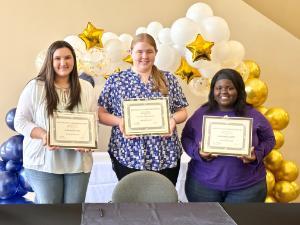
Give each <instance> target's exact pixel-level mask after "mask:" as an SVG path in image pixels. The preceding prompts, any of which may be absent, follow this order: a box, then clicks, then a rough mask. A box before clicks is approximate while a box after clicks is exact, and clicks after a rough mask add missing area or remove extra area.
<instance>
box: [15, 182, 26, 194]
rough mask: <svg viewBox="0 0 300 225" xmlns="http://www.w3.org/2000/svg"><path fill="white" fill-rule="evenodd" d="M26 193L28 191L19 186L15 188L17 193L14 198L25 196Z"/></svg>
mask: <svg viewBox="0 0 300 225" xmlns="http://www.w3.org/2000/svg"><path fill="white" fill-rule="evenodd" d="M27 192H28V191H27V190H26V189H25V188H23V187H22V186H21V185H20V184H19V186H18V188H17V192H16V194H15V197H22V196H24V195H26V194H27Z"/></svg>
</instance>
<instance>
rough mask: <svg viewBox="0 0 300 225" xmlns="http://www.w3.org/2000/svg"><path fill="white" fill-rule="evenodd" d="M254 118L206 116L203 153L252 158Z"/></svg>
mask: <svg viewBox="0 0 300 225" xmlns="http://www.w3.org/2000/svg"><path fill="white" fill-rule="evenodd" d="M252 124H253V119H252V118H245V117H219V116H204V117H203V125H202V134H203V137H202V148H201V151H202V152H206V153H212V154H214V155H231V156H243V155H245V156H246V155H247V156H250V149H251V145H252Z"/></svg>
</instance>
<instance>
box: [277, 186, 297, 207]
mask: <svg viewBox="0 0 300 225" xmlns="http://www.w3.org/2000/svg"><path fill="white" fill-rule="evenodd" d="M274 197H275V198H276V199H277V201H279V202H290V201H293V200H295V199H296V198H297V192H296V190H295V188H294V186H293V185H292V184H291V183H290V182H288V181H279V182H276V184H275V187H274Z"/></svg>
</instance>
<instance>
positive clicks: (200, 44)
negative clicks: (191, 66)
mask: <svg viewBox="0 0 300 225" xmlns="http://www.w3.org/2000/svg"><path fill="white" fill-rule="evenodd" d="M213 45H214V43H213V42H210V41H206V40H204V39H203V37H202V36H201V35H200V34H197V37H196V39H195V40H194V41H193V42H191V43H189V44H187V45H186V48H187V49H188V50H190V51H191V53H192V60H193V62H195V61H198V60H200V59H205V60H209V61H210V54H211V48H212V47H213Z"/></svg>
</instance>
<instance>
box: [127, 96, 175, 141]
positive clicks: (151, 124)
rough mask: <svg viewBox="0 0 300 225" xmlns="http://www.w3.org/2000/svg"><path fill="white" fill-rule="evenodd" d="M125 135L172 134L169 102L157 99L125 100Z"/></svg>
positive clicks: (165, 99) (164, 99) (164, 98)
mask: <svg viewBox="0 0 300 225" xmlns="http://www.w3.org/2000/svg"><path fill="white" fill-rule="evenodd" d="M123 117H124V133H125V135H128V136H130V135H165V134H169V133H170V120H169V101H168V98H166V97H161V98H155V99H129V100H123Z"/></svg>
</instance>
